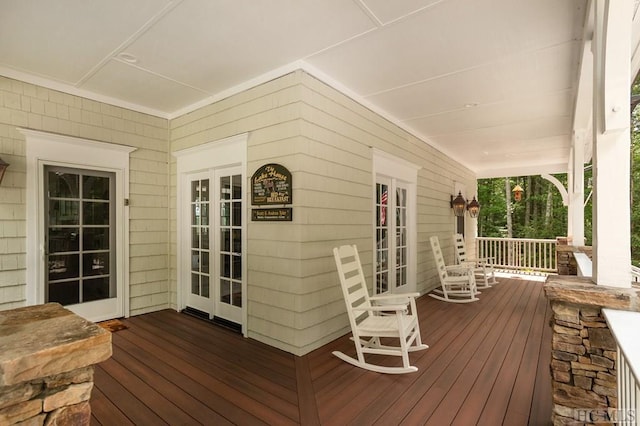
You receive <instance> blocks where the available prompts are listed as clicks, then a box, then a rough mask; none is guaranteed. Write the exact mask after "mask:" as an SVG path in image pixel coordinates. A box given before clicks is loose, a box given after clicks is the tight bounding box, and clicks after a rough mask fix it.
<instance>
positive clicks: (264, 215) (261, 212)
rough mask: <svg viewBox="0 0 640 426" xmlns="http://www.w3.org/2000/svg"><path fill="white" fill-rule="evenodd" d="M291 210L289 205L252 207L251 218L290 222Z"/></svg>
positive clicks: (291, 217)
mask: <svg viewBox="0 0 640 426" xmlns="http://www.w3.org/2000/svg"><path fill="white" fill-rule="evenodd" d="M292 210H293V209H292V208H291V207H282V208H278V207H272V208H269V209H252V210H251V220H253V221H256V222H274V221H275V222H291V221H292V220H293V214H292Z"/></svg>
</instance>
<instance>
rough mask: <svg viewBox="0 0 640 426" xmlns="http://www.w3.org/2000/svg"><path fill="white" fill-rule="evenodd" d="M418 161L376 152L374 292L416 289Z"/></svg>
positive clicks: (374, 160)
mask: <svg viewBox="0 0 640 426" xmlns="http://www.w3.org/2000/svg"><path fill="white" fill-rule="evenodd" d="M419 169H420V168H419V167H418V166H416V165H415V164H412V163H409V162H407V161H405V160H402V159H400V158H397V157H395V156H392V155H390V154H388V153H385V152H382V151H378V150H374V152H373V170H374V174H373V192H374V194H373V201H374V210H375V211H374V214H373V218H374V223H373V228H374V229H373V233H374V236H373V243H374V246H373V256H374V259H373V264H374V271H373V273H374V292H375V293H376V294H380V293H403V292H413V291H416V258H417V243H416V237H415V235H416V228H417V225H416V216H417V206H416V182H417V173H418V170H419Z"/></svg>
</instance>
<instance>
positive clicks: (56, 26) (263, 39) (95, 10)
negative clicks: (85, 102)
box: [0, 0, 587, 177]
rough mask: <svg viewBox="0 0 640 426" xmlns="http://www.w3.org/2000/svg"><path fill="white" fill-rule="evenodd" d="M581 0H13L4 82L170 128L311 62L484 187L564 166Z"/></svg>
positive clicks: (5, 0)
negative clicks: (143, 115) (173, 121)
mask: <svg viewBox="0 0 640 426" xmlns="http://www.w3.org/2000/svg"><path fill="white" fill-rule="evenodd" d="M586 3H587V0H269V1H267V0H174V1H170V0H133V1H132V0H109V1H98V0H55V1H49V0H2V1H1V2H0V40H2V41H1V42H0V75H5V76H8V77H12V78H18V79H21V80H24V81H28V82H31V83H36V84H41V85H44V86H46V87H51V88H54V89H58V90H63V91H66V92H69V93H73V94H78V95H82V96H87V97H90V98H92V99H97V100H101V101H106V102H109V103H113V104H116V105H120V106H124V107H127V108H132V109H135V110H138V111H142V112H147V113H151V114H155V115H158V116H161V117H167V118H172V117H176V116H179V115H181V114H183V113H185V112H188V111H191V110H193V109H195V108H197V107H199V106H202V105H205V104H207V103H210V102H212V101H215V100H217V99H221V98H222V97H225V96H228V95H229V94H232V93H235V92H237V91H239V90H242V89H246V88H247V87H250V86H251V85H254V84H258V83H261V82H263V81H266V80H268V79H271V78H274V77H277V76H278V75H281V74H283V73H286V72H289V71H291V70H293V69H296V68H304V69H306V70H307V71H309V72H311V73H312V74H314V75H315V76H316V77H318V78H321V79H323V80H324V81H326V82H327V83H329V84H331V85H333V86H334V87H336V88H338V89H339V90H342V91H344V92H345V93H347V94H348V95H349V96H352V97H353V98H354V99H356V100H358V101H360V102H362V103H363V104H364V105H366V106H367V107H369V108H372V109H373V110H375V111H377V112H379V113H381V114H383V115H384V116H386V117H387V118H389V119H390V120H392V121H394V122H396V123H398V124H399V125H401V126H402V127H403V128H405V129H407V130H409V131H410V132H412V133H413V134H415V135H416V136H418V137H420V138H421V139H423V140H425V141H426V142H428V143H430V144H432V145H433V146H435V147H437V148H438V149H441V150H442V151H444V152H446V153H447V154H449V155H451V156H453V157H454V158H456V159H457V160H459V161H461V162H462V163H463V164H465V165H467V166H468V167H470V168H471V169H472V170H474V171H476V172H477V173H478V175H479V176H481V177H482V176H500V175H507V174H510V175H516V174H520V175H521V174H527V173H535V172H537V173H544V172H557V171H560V170H564V169H565V168H566V164H567V162H568V155H569V149H570V135H571V132H572V117H573V110H574V103H575V100H574V99H575V96H576V90H577V84H578V75H579V62H580V52H581V49H582V36H583V26H584V20H585V7H586ZM128 58H134V61H133V62H132V61H128V60H127V59H128ZM532 167H533V168H532ZM516 172H517V173H516Z"/></svg>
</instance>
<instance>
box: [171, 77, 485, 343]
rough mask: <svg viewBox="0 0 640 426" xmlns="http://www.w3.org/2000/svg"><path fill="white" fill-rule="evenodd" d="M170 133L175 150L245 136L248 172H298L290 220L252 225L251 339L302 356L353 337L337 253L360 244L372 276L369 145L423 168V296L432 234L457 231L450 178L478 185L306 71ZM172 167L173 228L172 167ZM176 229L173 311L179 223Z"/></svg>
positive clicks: (176, 124)
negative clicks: (276, 167)
mask: <svg viewBox="0 0 640 426" xmlns="http://www.w3.org/2000/svg"><path fill="white" fill-rule="evenodd" d="M170 128H171V136H170V140H171V151H176V150H180V149H184V148H188V147H192V146H196V145H199V144H203V143H207V142H211V141H214V140H217V139H222V138H225V137H228V136H232V135H235V134H239V133H244V132H249V140H248V152H247V175H248V176H250V175H251V174H252V173H253V172H254V171H255V170H256V169H257V168H258V167H260V166H262V165H263V164H266V163H269V162H277V163H280V164H282V165H284V166H285V167H287V168H288V169H289V170H290V171H291V172H292V174H293V190H294V192H293V222H291V223H286V222H285V223H278V222H271V223H269V222H266V223H265V222H261V223H257V222H249V223H248V224H247V231H248V247H247V255H248V257H247V264H248V277H247V279H248V307H247V309H248V323H247V329H248V331H247V334H248V335H249V337H253V338H255V339H258V340H261V341H264V342H266V343H269V344H271V345H274V346H277V347H280V348H282V349H285V350H287V351H290V352H292V353H295V354H303V353H306V352H309V351H310V350H313V349H314V348H316V347H318V346H320V345H322V344H324V343H326V342H328V341H330V340H332V339H334V338H336V337H338V336H340V335H342V334H344V333H345V332H346V331H347V328H346V327H347V319H346V315H345V308H344V302H343V301H342V297H341V293H340V290H339V287H338V280H337V275H336V272H335V265H334V261H333V257H332V254H331V249H332V248H333V247H334V246H336V245H339V244H357V245H358V247H359V249H360V252H361V259H362V261H363V267H364V268H365V271H366V274H367V277H368V279H369V281H371V274H372V270H373V265H372V248H373V239H372V237H373V200H372V195H373V191H372V185H373V181H374V176H373V169H372V168H373V161H372V160H373V152H372V148H377V149H380V150H382V151H385V152H388V153H391V154H393V155H395V156H398V157H400V158H402V159H404V160H406V161H409V162H412V163H414V164H417V165H418V166H420V167H421V169H420V171H419V173H418V182H417V198H418V200H417V209H418V211H417V222H418V223H417V229H416V231H417V239H418V244H417V246H418V251H419V253H418V270H417V280H418V282H417V288H418V289H419V290H420V291H422V292H426V291H427V290H429V289H431V288H432V287H433V286H434V285H435V284H436V281H435V279H436V275H435V273H434V272H433V271H432V270H433V265H432V264H433V261H432V260H431V259H430V258H431V253H430V250H428V249H427V246H428V244H427V241H428V238H429V236H430V235H432V234H438V235H440V236H441V238H442V239H443V240H446V239H449V240H450V239H451V234H452V233H453V222H454V221H453V214H452V213H451V209H450V208H449V195H450V194H451V193H453V189H454V181H459V182H464V183H465V185H466V186H467V187H468V188H472V187H473V188H475V178H474V176H473V174H472V173H471V172H470V171H468V170H465V169H464V168H463V167H461V165H459V164H456V163H455V162H452V161H450V160H449V159H448V158H447V157H446V156H445V155H443V154H441V153H439V152H438V151H436V150H435V149H433V148H431V147H429V146H427V145H425V144H424V143H423V142H421V141H419V140H417V139H416V138H415V137H413V136H412V135H410V134H408V133H407V132H406V131H404V130H403V129H401V128H399V127H397V126H396V125H394V124H393V123H390V122H389V121H387V120H385V119H383V118H382V117H380V116H379V115H377V114H375V113H374V112H372V111H370V110H369V109H367V108H365V107H363V106H362V105H360V104H358V103H356V102H354V101H353V100H351V99H350V98H348V97H346V96H344V95H343V94H341V93H339V92H337V91H335V90H334V89H332V88H330V87H329V86H327V85H325V84H323V83H321V82H319V81H318V80H316V79H314V78H313V77H311V76H309V75H308V74H306V73H304V72H302V71H298V72H294V73H291V74H289V75H286V76H284V77H282V78H280V79H277V80H274V81H271V82H269V83H266V84H263V85H261V86H258V87H256V88H253V89H251V90H248V91H246V92H243V93H241V94H239V95H237V96H233V97H230V98H228V99H225V100H223V101H221V102H218V103H216V104H214V105H211V106H208V107H205V108H202V109H200V110H198V111H196V112H194V113H191V114H188V115H185V116H183V117H180V118H177V119H175V120H172V121H171V124H170ZM171 170H172V176H171V186H172V189H171V194H172V201H171V204H170V205H171V207H170V208H171V209H172V213H171V220H172V222H174V221H175V200H174V199H175V184H176V176H175V167H172V168H171ZM247 199H249V192H248V190H247ZM248 208H250V206H249V207H248ZM171 229H172V233H171V247H172V256H171V259H172V264H171V265H172V269H174V271H172V274H171V276H172V283H171V291H172V304H176V303H177V299H176V292H177V283H176V282H175V267H176V264H175V247H176V241H175V239H176V234H175V225H173V224H172V225H171ZM443 243H445V241H443ZM447 244H448V246H449V247H450V246H451V243H445V244H443V245H445V246H447Z"/></svg>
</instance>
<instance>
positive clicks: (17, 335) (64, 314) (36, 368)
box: [0, 303, 111, 426]
mask: <svg viewBox="0 0 640 426" xmlns="http://www.w3.org/2000/svg"><path fill="white" fill-rule="evenodd" d="M0 348H1V350H0V424H1V425H14V424H22V425H59V426H63V425H74V426H76V425H88V424H90V420H91V407H90V405H89V399H90V397H91V390H92V388H93V365H94V364H97V363H99V362H101V361H104V360H106V359H107V358H109V357H110V356H111V333H110V332H108V331H107V330H104V329H103V328H101V327H99V326H97V325H96V324H94V323H91V322H89V321H86V320H84V319H83V318H81V317H79V316H77V315H75V314H73V313H72V312H70V311H68V310H67V309H64V308H63V307H62V306H60V305H59V304H57V303H49V304H46V305H38V306H30V307H26V308H19V309H14V310H10V311H3V312H0Z"/></svg>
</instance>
